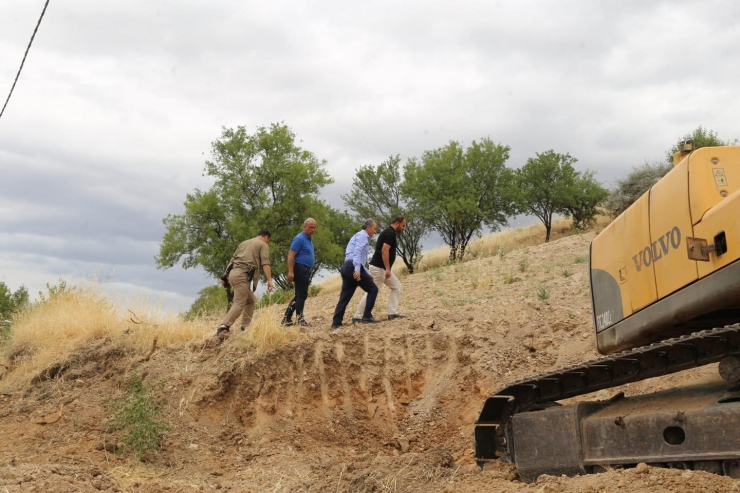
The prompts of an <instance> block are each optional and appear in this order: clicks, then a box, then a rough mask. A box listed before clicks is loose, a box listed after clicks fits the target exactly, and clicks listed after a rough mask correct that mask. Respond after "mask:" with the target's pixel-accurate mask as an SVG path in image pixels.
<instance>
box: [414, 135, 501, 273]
mask: <svg viewBox="0 0 740 493" xmlns="http://www.w3.org/2000/svg"><path fill="white" fill-rule="evenodd" d="M509 150H510V148H509V147H508V146H505V145H502V144H496V143H494V142H493V141H492V140H491V139H489V138H484V139H481V140H480V142H476V141H473V142H472V143H471V144H470V146H469V147H468V148H467V149H464V148H463V146H462V144H460V143H459V142H456V141H452V142H450V143H449V144H448V145H446V146H444V147H441V148H439V149H435V150H432V151H426V152H424V153H423V154H422V156H421V159H415V158H412V159H409V161H408V163H407V164H406V167H405V169H404V183H403V185H402V187H401V189H402V192H403V193H404V194H405V195H406V196H408V197H409V198H410V200H411V202H412V205H413V206H414V208H415V210H418V211H420V214H422V215H423V217H424V219H425V221H427V223H428V224H429V225H430V226H431V227H432V228H433V229H434V230H435V231H437V232H439V234H440V235H441V236H442V239H443V240H444V242H445V243H446V244H447V245H449V247H450V260H451V261H454V260H462V258H463V257H464V256H465V249H466V248H467V246H468V243H469V242H470V239H471V238H472V236H473V235H474V234H479V233H480V232H481V230H482V229H483V227H484V226H485V227H488V228H490V229H491V230H493V231H496V230H498V229H499V228H500V227H501V226H503V225H505V224H506V218H507V216H508V215H510V214H512V213H513V211H514V207H513V198H512V191H511V190H512V187H511V185H512V172H511V170H510V169H508V168H506V165H505V163H506V161H507V159H508V158H509Z"/></svg>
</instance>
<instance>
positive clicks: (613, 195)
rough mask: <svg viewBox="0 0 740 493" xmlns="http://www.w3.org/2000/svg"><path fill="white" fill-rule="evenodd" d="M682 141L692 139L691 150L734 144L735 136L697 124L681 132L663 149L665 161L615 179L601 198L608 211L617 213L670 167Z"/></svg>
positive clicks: (635, 169) (637, 169)
mask: <svg viewBox="0 0 740 493" xmlns="http://www.w3.org/2000/svg"><path fill="white" fill-rule="evenodd" d="M685 140H693V141H694V149H701V148H702V147H714V146H725V145H733V144H736V143H737V139H735V140H732V141H725V140H722V139H720V138H719V136H718V135H717V133H716V132H714V131H713V130H710V129H707V128H704V127H703V126H701V125H699V126H698V127H696V128H695V129H694V130H693V131H692V132H689V133H687V134H684V136H683V137H679V138H678V139H677V140H676V142H675V144H673V146H672V147H671V148H670V149H668V150H667V151H666V153H665V161H663V162H661V161H649V162H646V163H645V164H643V165H642V166H637V167H633V168H632V171H631V172H630V173H629V174H628V175H627V176H626V177H625V178H624V179H622V180H619V181H617V186H616V187H615V188H614V190H612V191H611V192H610V193H609V196H608V197H607V199H606V201H605V206H606V208H607V210H608V211H609V213H610V214H611V215H612V216H614V217H616V216H618V215H620V214H621V213H622V212H624V211H625V210H627V208H628V207H629V206H630V205H632V204H633V203H634V202H635V200H637V199H638V198H640V196H642V194H644V193H645V192H647V191H648V190H650V188H651V187H652V186H653V185H655V184H656V183H657V182H658V180H660V179H661V178H663V177H664V176H665V175H666V173H668V172H669V171H670V170H671V169H673V155H674V154H675V153H676V152H678V150H679V146H680V144H681V142H683V141H685Z"/></svg>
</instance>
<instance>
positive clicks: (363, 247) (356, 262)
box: [352, 235, 368, 279]
mask: <svg viewBox="0 0 740 493" xmlns="http://www.w3.org/2000/svg"><path fill="white" fill-rule="evenodd" d="M367 245H368V236H367V235H357V239H356V241H355V251H354V252H352V265H353V266H354V268H355V272H356V273H357V274H359V273H360V269H362V266H363V265H364V264H365V262H366V261H367ZM363 255H364V256H365V258H362V257H363ZM357 279H359V276H358V277H357Z"/></svg>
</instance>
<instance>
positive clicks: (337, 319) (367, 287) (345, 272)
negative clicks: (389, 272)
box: [332, 262, 378, 325]
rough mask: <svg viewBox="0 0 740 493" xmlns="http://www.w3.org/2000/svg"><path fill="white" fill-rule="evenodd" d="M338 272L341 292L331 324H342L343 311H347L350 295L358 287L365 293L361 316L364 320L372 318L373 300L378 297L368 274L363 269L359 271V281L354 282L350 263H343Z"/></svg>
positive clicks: (353, 269) (376, 287) (376, 289)
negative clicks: (363, 308)
mask: <svg viewBox="0 0 740 493" xmlns="http://www.w3.org/2000/svg"><path fill="white" fill-rule="evenodd" d="M340 272H341V274H342V292H341V293H339V303H337V308H336V310H334V319H333V320H332V324H334V325H339V324H341V323H342V319H343V318H344V311H345V310H346V309H347V305H348V304H349V300H351V299H352V295H354V294H355V291H356V290H357V287H358V286H359V287H360V288H362V289H363V290H364V291H365V292H366V293H367V302H366V303H365V313H363V314H362V316H363V317H365V318H370V317H372V316H373V308H374V307H375V298H377V297H378V286H376V285H375V283H374V282H373V280H372V279H371V278H370V274H368V273H367V271H366V270H365V269H360V280H359V281H357V280H355V278H354V277H352V275H353V274H354V273H355V267H354V265H352V262H345V263H343V264H342V268H341V269H340Z"/></svg>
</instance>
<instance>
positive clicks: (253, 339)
mask: <svg viewBox="0 0 740 493" xmlns="http://www.w3.org/2000/svg"><path fill="white" fill-rule="evenodd" d="M282 318H283V313H282V310H281V309H280V308H279V307H277V306H274V305H273V306H269V307H267V308H264V309H262V310H260V312H259V315H258V316H255V318H254V319H253V320H252V323H251V324H250V325H249V327H247V330H246V332H245V334H244V336H243V337H238V336H237V337H235V338H234V339H235V342H234V344H235V345H236V346H237V347H242V348H248V347H249V348H253V349H254V351H255V353H256V354H257V355H262V354H265V353H269V352H270V351H274V350H275V349H278V348H280V347H281V346H283V345H284V344H285V343H287V342H289V341H294V340H296V339H298V337H299V336H300V333H299V332H298V330H296V328H295V327H283V326H282V325H280V321H281V320H282ZM235 334H237V333H236V332H235V333H234V334H232V337H233V336H234V335H235Z"/></svg>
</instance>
